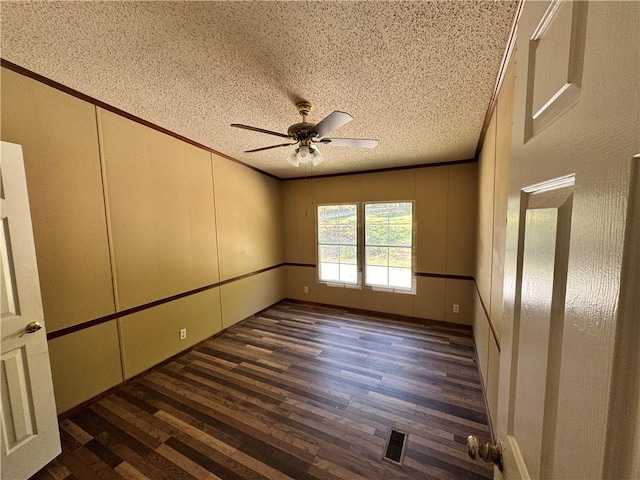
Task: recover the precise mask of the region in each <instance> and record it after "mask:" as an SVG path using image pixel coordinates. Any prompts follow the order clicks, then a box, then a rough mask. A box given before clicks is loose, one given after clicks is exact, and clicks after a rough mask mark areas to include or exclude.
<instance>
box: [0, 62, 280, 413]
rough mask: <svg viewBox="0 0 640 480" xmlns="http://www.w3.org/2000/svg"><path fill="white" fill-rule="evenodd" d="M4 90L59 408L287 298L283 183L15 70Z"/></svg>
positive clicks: (6, 131) (8, 137)
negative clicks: (20, 157) (22, 175)
mask: <svg viewBox="0 0 640 480" xmlns="http://www.w3.org/2000/svg"><path fill="white" fill-rule="evenodd" d="M1 95H2V98H1V101H2V140H5V141H9V142H13V143H18V144H21V145H22V146H23V151H24V157H25V167H26V172H27V184H28V188H29V199H30V203H31V210H32V212H31V213H32V220H33V228H34V237H35V241H36V255H37V259H38V267H39V274H40V284H41V290H42V297H43V304H44V314H45V322H46V327H47V331H48V333H49V334H51V333H54V337H55V338H53V339H52V340H50V341H49V351H50V356H51V365H52V373H53V379H54V389H55V393H56V402H57V407H58V412H64V411H66V410H68V409H70V408H72V407H74V406H76V405H78V404H79V403H82V402H84V401H86V400H88V399H90V398H92V397H93V396H95V395H97V394H99V393H101V392H103V391H105V390H107V389H108V388H110V387H113V386H115V385H117V384H118V383H120V382H122V381H123V380H124V379H126V378H130V377H131V376H133V375H136V374H138V373H140V372H142V371H144V370H145V369H147V368H149V367H151V366H153V365H155V364H157V363H159V362H161V361H163V360H165V359H166V358H168V357H170V356H172V355H175V354H176V353H178V352H180V351H182V350H184V349H186V348H188V347H190V346H192V345H194V344H195V343H197V342H199V341H201V340H203V339H205V338H207V337H210V336H211V335H213V334H215V333H216V332H219V331H220V330H221V329H222V328H223V326H224V327H227V326H229V325H232V324H234V323H236V322H238V321H240V320H242V319H243V318H245V317H247V316H249V315H251V314H253V313H255V312H257V311H259V310H261V309H264V308H266V307H267V306H269V305H271V304H273V303H275V302H277V301H279V300H280V299H282V298H283V297H284V292H285V278H284V277H285V276H284V267H278V266H279V265H280V264H281V263H282V261H283V258H284V255H283V240H282V215H283V209H282V191H281V188H282V187H281V184H280V182H279V181H277V180H274V179H272V178H270V177H267V176H266V175H263V174H260V173H258V172H255V171H253V170H251V169H249V168H247V167H244V166H242V165H239V164H236V163H235V162H231V161H228V160H226V159H222V158H219V157H217V156H215V155H212V154H211V153H210V152H208V151H206V150H203V149H200V148H197V147H194V146H192V145H190V144H187V143H185V142H182V141H179V140H177V139H175V138H173V137H171V136H168V135H165V134H162V133H159V132H157V131H155V130H153V129H150V128H148V127H145V126H143V125H141V124H138V123H136V122H133V121H131V120H128V119H126V118H124V117H121V116H118V115H116V114H113V113H111V112H109V111H105V110H102V109H100V108H97V107H95V106H94V105H92V104H90V103H87V102H85V101H83V100H79V99H77V98H75V97H73V96H70V95H68V94H65V93H62V92H60V91H58V90H55V89H53V88H51V87H48V86H46V85H44V84H41V83H39V82H37V81H34V80H32V79H29V78H27V77H24V76H22V75H19V74H16V73H14V72H12V71H9V70H7V69H4V68H3V69H2V86H1ZM214 157H215V158H214ZM271 267H278V268H274V269H272V270H269V268H271ZM265 269H266V270H265ZM256 272H260V273H258V274H257V275H253V276H251V275H252V274H254V273H256ZM238 276H242V277H241V278H239V279H237V278H236V277H238ZM223 280H224V283H222V284H220V282H221V281H223ZM193 291H198V293H194V292H193ZM151 302H154V303H153V305H155V306H153V307H150V305H148V306H149V307H150V308H144V309H143V310H140V311H137V312H135V313H130V314H123V315H121V316H119V317H118V318H115V317H117V312H122V311H123V310H126V309H128V308H132V307H137V306H143V307H144V306H145V304H150V303H151ZM107 315H111V316H110V317H109V318H113V319H110V320H108V321H105V322H104V323H99V324H97V325H94V326H90V327H88V328H83V324H86V322H88V321H91V320H94V319H100V318H101V317H105V316H107ZM68 327H72V330H71V331H63V330H64V329H66V328H68ZM181 328H186V329H187V339H186V340H182V341H180V340H179V330H180V329H181ZM56 332H57V333H58V335H59V336H56V335H55V333H56Z"/></svg>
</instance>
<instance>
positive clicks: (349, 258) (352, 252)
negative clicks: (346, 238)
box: [340, 246, 358, 265]
mask: <svg viewBox="0 0 640 480" xmlns="http://www.w3.org/2000/svg"><path fill="white" fill-rule="evenodd" d="M340 263H347V264H349V265H356V264H357V263H358V262H357V258H356V247H345V246H342V247H340Z"/></svg>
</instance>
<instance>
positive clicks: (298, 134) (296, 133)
mask: <svg viewBox="0 0 640 480" xmlns="http://www.w3.org/2000/svg"><path fill="white" fill-rule="evenodd" d="M315 126H316V125H315V123H307V122H302V123H294V124H293V125H291V126H290V127H289V129H288V130H287V134H288V135H289V136H290V137H291V138H293V139H295V140H296V141H297V142H302V141H305V140H311V137H313V136H314V135H315V132H314V130H313V127H315Z"/></svg>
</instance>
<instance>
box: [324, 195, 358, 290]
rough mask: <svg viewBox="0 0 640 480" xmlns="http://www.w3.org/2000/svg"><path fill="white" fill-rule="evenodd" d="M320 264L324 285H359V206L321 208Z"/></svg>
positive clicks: (328, 206) (326, 206) (327, 206)
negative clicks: (332, 283) (331, 283)
mask: <svg viewBox="0 0 640 480" xmlns="http://www.w3.org/2000/svg"><path fill="white" fill-rule="evenodd" d="M317 218H318V265H319V269H318V270H319V278H320V281H322V282H335V283H344V284H351V285H357V284H358V206H357V205H355V204H351V205H318V217H317Z"/></svg>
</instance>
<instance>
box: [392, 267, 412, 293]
mask: <svg viewBox="0 0 640 480" xmlns="http://www.w3.org/2000/svg"><path fill="white" fill-rule="evenodd" d="M389 286H390V287H399V288H411V269H410V268H389Z"/></svg>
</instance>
